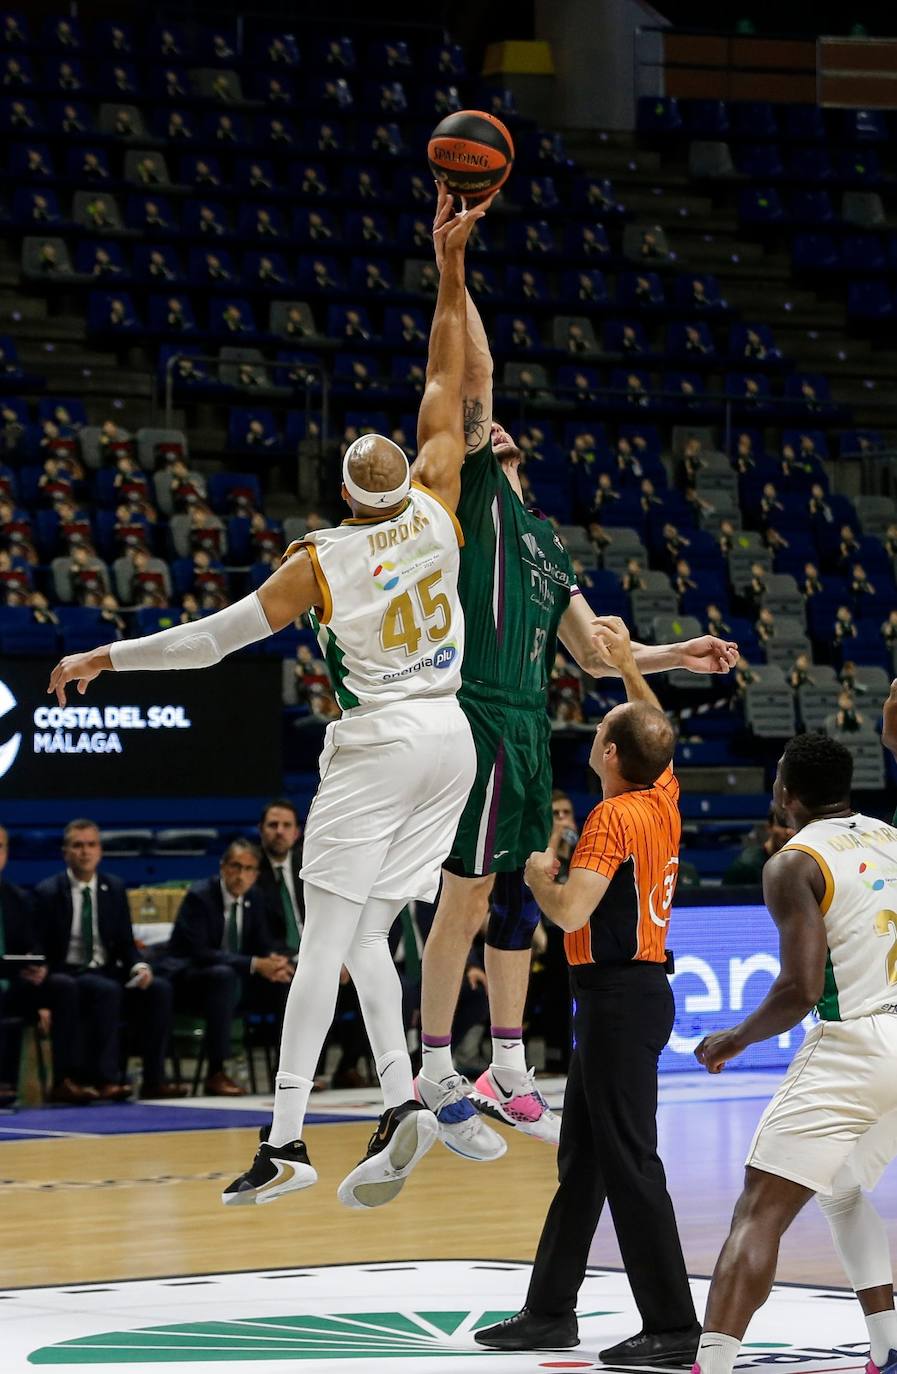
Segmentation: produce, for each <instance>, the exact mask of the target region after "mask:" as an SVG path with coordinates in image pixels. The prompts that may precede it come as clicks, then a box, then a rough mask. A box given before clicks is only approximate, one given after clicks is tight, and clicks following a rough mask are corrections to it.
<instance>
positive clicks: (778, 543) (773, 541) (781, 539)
mask: <svg viewBox="0 0 897 1374" xmlns="http://www.w3.org/2000/svg"><path fill="white" fill-rule="evenodd" d="M763 543H764V544H765V545H766V547H767V548H768V549H769V551H770V553H772V554H777V553H782V552H783V550H785V549H790V548H791V544H790V543H789V541H788V540H787V539H786V538H785V536H784V534H780V533H779V531H778V530H775V529H773V527H772V525H770V526H769V528H768V529H767V530H766V532H765V534H764V535H763Z"/></svg>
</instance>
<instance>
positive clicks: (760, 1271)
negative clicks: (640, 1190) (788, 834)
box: [694, 734, 897, 1374]
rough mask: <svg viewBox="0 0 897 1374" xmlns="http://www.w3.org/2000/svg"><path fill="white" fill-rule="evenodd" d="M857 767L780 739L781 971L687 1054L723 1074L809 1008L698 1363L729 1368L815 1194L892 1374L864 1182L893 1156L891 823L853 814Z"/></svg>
mask: <svg viewBox="0 0 897 1374" xmlns="http://www.w3.org/2000/svg"><path fill="white" fill-rule="evenodd" d="M852 772H853V760H852V757H851V754H850V752H849V751H848V750H847V749H846V748H845V747H844V745H843V744H840V743H839V742H838V741H837V740H834V739H828V738H826V737H825V736H824V735H816V734H807V735H798V736H797V737H796V738H795V739H793V740H791V742H790V743H789V745H788V746H787V748H786V749H785V752H784V754H783V755H782V758H781V760H780V762H779V769H778V774H777V776H776V781H775V788H774V791H773V801H774V803H775V807H776V810H777V812H779V813H780V814H781V815H782V816H783V817H784V818H785V821H786V823H787V824H788V825H790V826H792V827H793V828H794V830H795V831H796V832H797V834H796V835H795V837H794V839H792V840H789V842H788V843H787V844H786V845H785V847H784V848H783V849H782V850H780V851H779V853H778V854H777V855H775V857H774V858H772V859H770V860H769V862H768V863H767V864H766V867H765V868H764V870H763V895H764V897H765V899H766V904H767V906H768V907H769V912H770V915H771V916H772V918H773V920H774V921H775V923H776V925H777V926H778V929H779V941H780V958H781V972H780V973H779V976H778V977H777V978H776V980H775V982H774V983H773V986H772V987H771V989H770V991H769V993H768V994H767V996H766V997H765V998H764V1000H763V1002H762V1003H761V1004H760V1006H759V1007H758V1008H757V1010H756V1011H755V1012H752V1013H751V1015H750V1016H747V1017H746V1018H745V1020H744V1021H742V1023H741V1025H739V1026H736V1027H735V1028H734V1029H732V1030H727V1031H720V1032H719V1033H717V1034H715V1035H709V1036H707V1037H706V1038H705V1039H704V1040H702V1041H701V1043H700V1045H698V1047H697V1049H696V1050H695V1054H696V1056H697V1058H698V1060H699V1061H700V1063H702V1064H704V1065H705V1066H706V1067H707V1069H708V1070H709V1071H710V1072H711V1073H719V1071H720V1070H721V1069H722V1068H723V1066H724V1065H725V1063H726V1062H727V1061H728V1060H730V1059H733V1058H734V1057H735V1056H736V1055H738V1054H740V1053H741V1052H742V1051H743V1050H744V1049H746V1048H747V1046H748V1045H753V1044H756V1043H757V1042H758V1041H760V1040H766V1039H768V1038H769V1037H770V1036H773V1035H781V1034H782V1033H784V1032H785V1031H789V1030H791V1029H792V1028H793V1027H795V1026H797V1025H798V1024H799V1023H800V1022H801V1021H802V1020H803V1018H804V1017H805V1016H806V1015H807V1013H808V1012H809V1011H810V1010H811V1009H812V1008H813V1007H814V1006H815V1008H816V1012H817V1016H818V1022H817V1024H816V1025H814V1026H812V1027H811V1028H810V1030H808V1032H807V1034H806V1037H805V1039H804V1042H803V1044H802V1046H801V1048H800V1049H799V1050H798V1052H797V1054H796V1055H795V1057H794V1059H793V1060H792V1062H791V1066H790V1068H789V1069H788V1072H787V1073H786V1075H785V1077H784V1079H783V1080H782V1083H781V1084H780V1086H779V1089H778V1091H777V1092H776V1093H775V1096H774V1097H773V1099H772V1101H771V1102H770V1104H769V1106H768V1107H767V1109H766V1111H765V1112H764V1113H763V1116H762V1117H761V1119H760V1124H759V1126H758V1127H757V1131H756V1134H755V1136H754V1139H753V1141H752V1143H751V1147H750V1150H749V1151H748V1157H747V1169H746V1171H745V1185H744V1191H743V1193H742V1194H741V1197H740V1198H739V1200H738V1202H737V1203H736V1205H735V1214H734V1216H733V1218H732V1229H731V1231H730V1233H729V1238H728V1240H727V1241H726V1243H725V1245H724V1246H723V1249H722V1253H721V1254H720V1257H719V1260H718V1261H717V1265H716V1269H715V1271H714V1274H713V1281H712V1283H711V1285H710V1293H709V1295H708V1299H707V1315H706V1318H705V1321H704V1334H703V1336H702V1337H701V1342H700V1345H699V1347H698V1354H697V1363H696V1365H695V1367H694V1369H695V1374H731V1371H732V1368H733V1366H734V1363H735V1360H736V1358H737V1356H738V1352H739V1348H740V1345H741V1341H742V1338H743V1336H744V1333H745V1330H746V1329H747V1325H748V1322H749V1321H750V1319H751V1317H752V1316H753V1314H754V1312H755V1311H756V1310H757V1308H758V1307H760V1306H761V1305H762V1304H763V1303H764V1302H765V1301H766V1299H767V1297H768V1296H769V1292H770V1289H771V1288H772V1284H773V1282H774V1279H775V1271H776V1260H777V1258H778V1251H779V1241H780V1239H781V1237H782V1236H783V1235H784V1233H785V1231H786V1230H787V1229H788V1227H789V1226H790V1225H791V1223H792V1221H793V1220H794V1218H795V1217H796V1216H797V1214H798V1212H800V1210H801V1208H802V1207H803V1206H804V1205H805V1204H806V1203H807V1202H808V1201H809V1200H810V1198H811V1197H812V1196H813V1194H814V1193H815V1194H816V1195H817V1198H818V1201H819V1205H820V1207H821V1208H822V1210H823V1212H824V1213H825V1216H826V1218H827V1220H828V1223H829V1226H830V1227H831V1231H832V1236H833V1238H834V1242H835V1247H836V1249H837V1251H838V1254H839V1256H840V1258H841V1262H842V1263H843V1265H844V1268H845V1270H846V1273H847V1276H848V1278H849V1279H850V1283H851V1285H852V1287H853V1289H854V1292H855V1293H856V1295H857V1297H858V1298H859V1301H860V1305H861V1307H862V1309H863V1314H864V1316H865V1318H866V1325H867V1327H868V1331H869V1340H870V1345H871V1351H870V1360H869V1364H868V1366H867V1370H868V1374H885V1372H887V1374H897V1313H895V1311H894V1284H893V1274H892V1271H891V1258H890V1254H889V1250H888V1238H887V1234H886V1232H885V1228H884V1225H883V1224H882V1221H881V1218H880V1217H879V1216H878V1214H877V1212H876V1211H875V1209H874V1208H873V1207H872V1205H871V1203H870V1202H869V1200H868V1198H867V1197H866V1196H865V1195H864V1193H863V1191H862V1190H863V1188H867V1189H868V1188H872V1187H874V1185H875V1183H876V1182H877V1181H878V1179H879V1177H880V1176H881V1173H882V1171H883V1170H884V1169H885V1168H886V1166H887V1165H888V1164H889V1163H890V1162H891V1160H893V1159H894V1158H895V1157H897V910H895V908H897V829H895V828H894V827H893V826H891V825H886V824H885V823H884V822H882V821H878V820H875V819H873V817H871V816H864V815H861V814H860V813H858V812H855V811H853V810H852V809H851V806H850V782H851V776H852Z"/></svg>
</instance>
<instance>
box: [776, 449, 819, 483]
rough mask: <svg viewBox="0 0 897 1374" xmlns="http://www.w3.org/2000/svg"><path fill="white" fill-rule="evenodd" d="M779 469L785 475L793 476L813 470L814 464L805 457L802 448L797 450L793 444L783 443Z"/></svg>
mask: <svg viewBox="0 0 897 1374" xmlns="http://www.w3.org/2000/svg"><path fill="white" fill-rule="evenodd" d="M779 471H780V472H781V474H782V476H783V477H793V476H795V474H797V475H800V474H801V473H804V474H805V473H809V472H812V471H813V464H812V462H811V461H809V460H808V459H807V458H806V457H805V455H804V452H803V449H802V448H801V449H799V450H798V451H797V452H795V449H794V445H793V444H783V445H782V456H781V458H780V459H779Z"/></svg>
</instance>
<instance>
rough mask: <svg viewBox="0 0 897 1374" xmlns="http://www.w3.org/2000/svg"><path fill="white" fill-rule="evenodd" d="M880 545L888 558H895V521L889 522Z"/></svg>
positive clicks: (896, 526)
mask: <svg viewBox="0 0 897 1374" xmlns="http://www.w3.org/2000/svg"><path fill="white" fill-rule="evenodd" d="M882 543H883V544H884V546H885V551H886V552H887V555H888V557H889V558H892V559H893V558H897V521H893V520H892V521H891V523H890V524H889V525H888V528H887V529H886V530H885V535H884V539H883V540H882Z"/></svg>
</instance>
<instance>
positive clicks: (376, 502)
mask: <svg viewBox="0 0 897 1374" xmlns="http://www.w3.org/2000/svg"><path fill="white" fill-rule="evenodd" d="M375 440H376V442H377V443H378V444H387V445H388V446H389V448H391V449H393V450H394V451H395V452H396V453H397V454H398V455H399V456H400V458H401V459H402V461H403V463H404V464H405V476H404V477H403V479H402V481H401V483H400V484H399V486H397V487H393V489H392V491H365V489H364V487H362V486H359V484H358V483H357V482H356V481H355V479H354V477H353V476H352V474H351V473H350V471H349V464H350V463H351V461H352V459H353V458H354V457H355V456H356V455H357V454H363V453H364V451H365V449H366V448H367V447H368V446H369V445H370V444H371V443H372V442H374V441H375ZM343 482H344V483H345V486H346V491H347V492H348V493H349V495H350V496H351V497H353V499H354V500H356V501H357V502H358V503H359V505H361V506H372V507H373V508H374V509H375V510H376V509H383V510H388V509H389V507H390V506H397V505H398V504H399V502H400V501H401V500H403V498H404V497H406V496H407V495H408V492H409V491H410V490H411V469H410V467H409V466H408V459H407V457H406V456H405V454H404V453H403V452H402V450H401V449H400V448H399V446H398V444H394V443H393V441H392V440H391V439H387V438H386V436H385V435H383V434H362V436H361V437H360V438H359V439H356V440H354V442H353V443H351V444H350V445H349V447H348V448H347V449H346V453H345V456H344V458H343Z"/></svg>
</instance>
